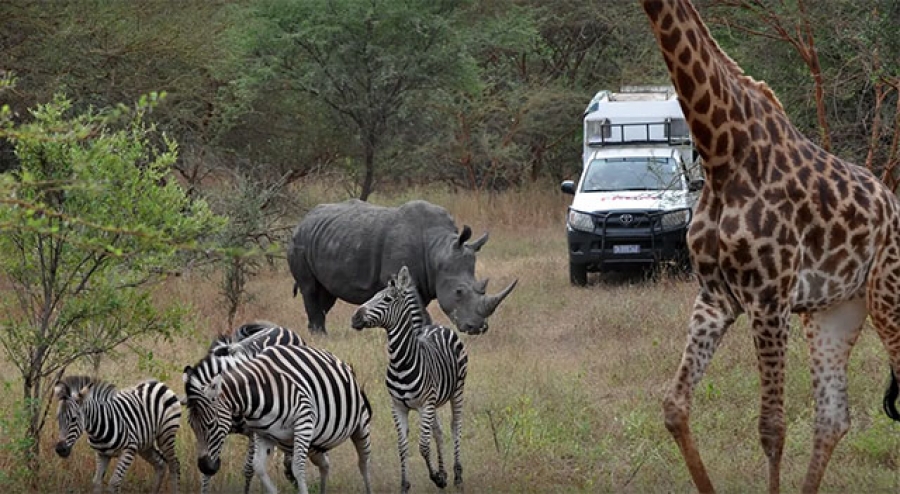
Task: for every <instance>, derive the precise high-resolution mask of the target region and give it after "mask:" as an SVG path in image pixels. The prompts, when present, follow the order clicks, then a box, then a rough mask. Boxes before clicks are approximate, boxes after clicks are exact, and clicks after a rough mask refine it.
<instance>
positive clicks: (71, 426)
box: [53, 376, 181, 493]
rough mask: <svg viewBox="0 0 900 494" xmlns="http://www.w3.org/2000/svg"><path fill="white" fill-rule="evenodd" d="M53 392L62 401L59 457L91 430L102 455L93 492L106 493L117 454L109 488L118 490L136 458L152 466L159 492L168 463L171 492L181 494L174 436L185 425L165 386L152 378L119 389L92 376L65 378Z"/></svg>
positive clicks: (175, 400) (174, 398)
mask: <svg viewBox="0 0 900 494" xmlns="http://www.w3.org/2000/svg"><path fill="white" fill-rule="evenodd" d="M53 391H54V394H55V396H56V398H57V399H58V400H59V408H58V411H57V419H58V421H59V442H58V443H57V444H56V454H58V455H59V456H61V457H63V458H66V457H68V456H69V454H70V453H71V452H72V446H73V445H74V444H75V441H77V440H78V438H79V437H81V434H82V433H83V432H87V435H88V442H89V443H90V445H91V448H93V449H94V451H96V453H97V469H96V472H95V474H94V492H101V491H102V489H103V477H104V476H105V475H106V469H107V467H108V466H109V462H110V460H111V459H112V458H113V457H115V456H118V457H119V460H118V462H117V463H116V470H115V473H114V474H113V476H112V478H111V479H110V481H109V487H110V490H111V491H113V492H119V490H120V488H121V486H122V481H123V479H124V477H125V472H127V471H128V468H129V467H130V466H131V463H132V462H133V461H134V456H135V454H140V455H141V457H142V458H144V459H145V460H147V462H148V463H150V464H151V465H153V468H154V470H155V472H156V475H155V477H154V480H153V492H159V490H160V487H161V486H162V480H163V476H164V475H165V469H166V466H167V465H168V467H169V477H170V480H171V482H172V492H173V493H177V492H178V477H179V474H180V470H181V465H180V463H179V462H178V457H177V456H176V454H175V435H176V434H177V432H178V426H179V425H180V423H181V404H180V403H179V402H178V397H177V396H176V395H175V393H174V392H173V391H172V390H171V389H169V388H168V387H167V386H166V385H165V384H163V383H161V382H159V381H155V380H149V381H144V382H141V383H139V384H137V385H136V386H134V387H131V388H128V389H123V390H121V391H119V390H117V389H116V387H115V386H114V385H112V384H110V383H108V382H104V381H101V380H99V379H95V378H92V377H88V376H66V377H64V378H63V379H61V380H60V381H59V382H57V383H56V386H55V387H54V390H53Z"/></svg>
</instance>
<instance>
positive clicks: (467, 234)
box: [456, 225, 472, 247]
mask: <svg viewBox="0 0 900 494" xmlns="http://www.w3.org/2000/svg"><path fill="white" fill-rule="evenodd" d="M470 238H472V229H471V228H469V225H463V230H462V233H460V234H459V239H458V240H457V241H456V246H457V247H462V246H463V245H464V244H465V243H466V241H468V240H469V239H470Z"/></svg>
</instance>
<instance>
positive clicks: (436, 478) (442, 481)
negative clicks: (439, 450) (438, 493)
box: [431, 472, 447, 489]
mask: <svg viewBox="0 0 900 494" xmlns="http://www.w3.org/2000/svg"><path fill="white" fill-rule="evenodd" d="M431 481H432V482H434V485H436V486H438V487H440V488H441V489H443V488H444V487H447V473H446V472H438V473H433V474H431Z"/></svg>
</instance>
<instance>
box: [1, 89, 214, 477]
mask: <svg viewBox="0 0 900 494" xmlns="http://www.w3.org/2000/svg"><path fill="white" fill-rule="evenodd" d="M155 99H156V98H155V97H151V98H149V99H146V100H144V101H143V102H142V104H141V105H140V107H141V108H143V109H146V108H148V107H149V106H150V103H152V101H154V100H155ZM70 108H71V102H70V101H69V100H67V99H64V98H62V97H56V98H55V99H54V100H53V101H52V102H50V103H47V104H44V105H39V106H38V107H37V108H36V109H35V110H33V111H32V112H31V113H32V117H33V121H32V122H31V123H29V124H23V125H19V126H16V127H12V126H9V125H7V126H6V128H5V130H3V131H2V133H3V134H5V137H7V138H9V139H10V140H11V141H12V142H13V144H14V148H15V153H16V156H17V158H18V161H19V164H20V166H19V168H18V169H17V170H16V171H15V172H8V173H5V174H3V176H2V177H3V182H2V183H3V184H4V189H5V190H6V191H7V192H10V194H9V195H8V197H9V198H8V199H7V200H5V201H2V202H0V228H2V230H3V235H0V272H2V273H3V274H2V282H3V283H4V285H5V286H6V287H8V288H9V289H8V290H4V291H3V292H0V314H2V315H0V345H2V348H3V351H4V353H5V355H6V357H7V358H8V360H9V361H10V362H11V363H12V364H13V365H14V366H15V367H16V369H18V371H19V373H20V375H21V378H22V398H23V406H24V407H25V410H26V416H27V419H28V427H27V430H26V431H25V434H26V438H28V439H29V440H30V441H31V442H30V445H29V448H28V450H27V451H26V455H27V458H26V459H27V461H28V465H29V466H30V467H31V468H32V470H36V469H37V466H38V462H37V459H38V453H39V444H40V443H39V441H38V437H39V435H40V432H41V430H42V428H43V426H44V423H45V419H46V416H47V407H48V406H49V393H50V392H51V391H52V387H53V383H52V382H50V381H51V380H52V379H54V378H56V377H57V376H58V375H60V374H61V373H62V372H63V371H64V370H65V368H66V367H67V366H68V365H70V364H71V363H73V362H74V361H76V360H78V359H79V358H81V357H84V356H88V355H96V354H99V353H103V352H106V351H108V350H110V349H112V348H114V347H116V346H117V345H119V344H121V343H123V342H125V341H128V340H130V339H132V338H135V337H137V336H139V335H157V336H163V337H167V336H169V335H171V334H172V332H173V331H175V330H176V329H177V328H178V323H179V314H180V312H179V310H178V309H177V308H174V309H172V308H169V309H165V308H162V309H157V308H156V307H155V306H154V304H153V302H152V300H151V298H150V292H149V291H148V290H147V289H146V287H147V286H148V284H150V283H153V282H154V281H159V280H162V279H164V278H165V277H166V276H167V274H168V273H170V272H171V271H172V270H173V269H175V268H176V267H177V266H179V263H180V262H182V261H184V260H185V258H184V257H183V254H182V253H183V252H185V251H190V250H191V249H194V248H196V246H197V245H198V244H197V242H198V240H200V239H202V238H203V237H204V236H206V235H209V234H211V233H213V232H214V231H215V230H216V229H218V228H219V227H220V226H221V224H222V222H221V219H220V218H218V217H216V216H214V215H213V214H212V213H211V212H210V210H209V208H208V207H207V205H206V203H205V202H203V201H201V200H194V201H191V200H189V199H188V198H187V196H186V195H185V193H184V191H183V190H182V188H181V187H180V185H179V184H178V182H177V181H176V180H173V179H172V177H171V175H170V169H171V167H172V165H173V163H174V162H175V159H176V145H175V143H174V142H173V141H171V140H168V139H166V138H165V137H164V136H162V137H160V139H161V140H162V142H163V143H164V146H163V147H161V148H156V147H154V146H151V145H150V140H151V138H153V137H156V136H155V130H154V129H153V128H152V127H149V126H146V125H145V124H144V123H143V119H142V116H143V113H144V111H143V110H140V111H137V112H134V113H132V112H130V111H126V109H125V108H121V107H120V108H119V109H118V110H116V111H108V112H104V113H98V112H87V113H84V114H81V115H76V116H71V117H70V116H68V113H69V111H70ZM128 114H131V116H130V117H129V118H127V119H126V121H125V123H124V125H120V126H118V127H119V128H117V125H116V122H117V121H119V120H121V119H122V118H123V117H124V116H128ZM44 404H46V405H44Z"/></svg>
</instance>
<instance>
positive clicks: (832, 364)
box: [803, 298, 867, 492]
mask: <svg viewBox="0 0 900 494" xmlns="http://www.w3.org/2000/svg"><path fill="white" fill-rule="evenodd" d="M866 314H867V311H866V305H865V301H864V300H863V299H862V298H859V299H856V300H850V301H847V302H843V303H841V304H839V305H837V306H835V307H832V308H830V309H828V310H826V311H821V312H815V313H811V314H807V315H806V316H805V318H804V326H805V328H804V329H805V330H804V334H805V335H806V341H807V343H808V344H809V353H810V366H811V372H812V378H813V381H812V384H813V393H814V395H815V397H816V427H815V435H814V438H813V451H812V456H811V457H810V459H809V468H808V469H807V471H806V479H805V480H804V481H803V492H817V491H818V489H819V484H820V483H821V481H822V476H823V475H824V474H825V468H826V467H827V466H828V461H829V460H830V459H831V453H832V452H833V451H834V448H835V446H837V443H838V441H840V440H841V438H842V437H844V434H846V433H847V431H848V430H849V429H850V405H849V401H848V398H847V362H848V360H849V359H850V351H851V350H852V349H853V345H854V344H855V343H856V339H857V337H859V333H860V330H861V329H862V325H863V323H864V322H865V320H866Z"/></svg>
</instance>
